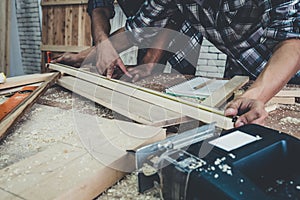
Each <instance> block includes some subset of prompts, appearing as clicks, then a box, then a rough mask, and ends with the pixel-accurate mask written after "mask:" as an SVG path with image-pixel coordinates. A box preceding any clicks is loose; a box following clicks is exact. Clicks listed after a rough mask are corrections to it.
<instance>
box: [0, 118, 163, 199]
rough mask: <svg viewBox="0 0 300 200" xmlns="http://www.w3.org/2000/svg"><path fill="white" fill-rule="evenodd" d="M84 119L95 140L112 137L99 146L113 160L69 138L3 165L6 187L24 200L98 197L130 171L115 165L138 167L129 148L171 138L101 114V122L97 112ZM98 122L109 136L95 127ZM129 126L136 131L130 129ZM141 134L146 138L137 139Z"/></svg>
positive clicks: (0, 179)
mask: <svg viewBox="0 0 300 200" xmlns="http://www.w3.org/2000/svg"><path fill="white" fill-rule="evenodd" d="M81 118H82V119H86V120H85V122H84V123H86V125H88V126H89V127H90V129H89V132H87V134H90V133H91V134H93V133H95V134H96V135H95V138H91V140H93V141H96V140H97V142H101V141H102V140H106V143H105V144H104V145H99V144H98V145H97V147H98V148H97V149H96V150H97V152H99V153H101V154H102V155H103V156H104V157H103V159H104V158H105V156H107V157H108V158H109V160H107V162H106V161H104V160H101V159H99V157H97V155H95V154H93V153H92V154H91V152H92V149H86V148H85V146H73V145H72V141H64V143H58V144H52V145H50V146H48V147H47V148H46V149H44V150H42V151H41V152H39V153H37V154H36V155H33V156H31V157H29V158H26V159H24V160H21V161H19V162H17V163H15V164H13V165H11V166H8V167H7V168H4V169H2V170H1V171H0V174H1V176H0V188H2V189H3V190H5V191H7V192H9V193H10V194H11V195H13V196H16V197H20V198H22V199H46V200H47V199H74V200H76V199H80V200H81V199H93V198H95V197H96V196H98V195H99V194H100V193H102V192H103V191H104V190H105V189H107V188H108V187H110V186H112V185H113V184H115V183H116V182H117V181H118V180H119V179H121V178H122V177H123V176H124V175H125V174H126V171H122V170H120V169H121V168H115V167H114V164H115V163H118V164H119V166H120V165H124V166H130V169H131V170H133V169H134V168H135V161H134V156H133V155H128V154H127V152H126V150H131V149H136V148H139V147H141V146H144V145H146V144H149V143H153V142H156V141H159V140H162V139H164V138H165V137H166V135H165V130H164V129H161V128H155V127H148V126H143V125H138V124H135V123H130V122H124V121H117V120H108V119H103V118H97V122H98V123H97V124H96V126H95V124H94V122H93V121H92V120H90V118H94V116H90V115H84V114H83V116H81ZM91 123H93V124H91ZM83 125H85V124H83ZM98 126H101V130H102V131H103V133H105V135H100V134H99V130H95V129H94V127H98ZM120 127H122V129H121V128H120ZM124 130H125V131H124ZM128 130H130V134H128V133H127V132H126V131H128ZM139 135H142V136H143V138H141V137H137V136H139ZM108 140H109V142H108ZM97 142H96V143H97ZM96 143H95V144H96ZM112 145H113V146H114V147H115V150H114V149H113V148H112ZM116 147H117V148H116ZM113 153H115V154H113ZM112 155H113V156H112ZM8 179H9V180H8Z"/></svg>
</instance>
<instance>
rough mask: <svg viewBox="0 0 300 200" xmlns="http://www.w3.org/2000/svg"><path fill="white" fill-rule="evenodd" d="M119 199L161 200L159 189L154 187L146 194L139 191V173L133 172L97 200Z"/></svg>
mask: <svg viewBox="0 0 300 200" xmlns="http://www.w3.org/2000/svg"><path fill="white" fill-rule="evenodd" d="M119 199H124V200H127V199H134V200H160V199H161V198H160V193H159V189H157V188H154V189H153V190H151V191H148V192H145V194H139V193H138V182H137V174H136V172H133V173H132V174H129V175H127V176H125V177H124V178H123V179H122V180H121V181H119V182H118V183H117V184H115V185H114V186H113V187H111V188H110V189H108V190H107V191H106V192H104V193H103V194H102V195H101V196H99V197H98V198H96V200H119Z"/></svg>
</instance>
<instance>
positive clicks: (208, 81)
mask: <svg viewBox="0 0 300 200" xmlns="http://www.w3.org/2000/svg"><path fill="white" fill-rule="evenodd" d="M213 81H215V79H209V80H207V81H205V82H204V83H201V84H199V85H197V86H195V87H193V89H194V90H198V89H200V88H203V87H204V86H206V85H208V84H210V83H211V82H213Z"/></svg>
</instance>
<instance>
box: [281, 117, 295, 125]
mask: <svg viewBox="0 0 300 200" xmlns="http://www.w3.org/2000/svg"><path fill="white" fill-rule="evenodd" d="M280 123H281V124H286V123H290V124H295V125H299V124H300V118H294V117H285V118H282V119H281V120H280Z"/></svg>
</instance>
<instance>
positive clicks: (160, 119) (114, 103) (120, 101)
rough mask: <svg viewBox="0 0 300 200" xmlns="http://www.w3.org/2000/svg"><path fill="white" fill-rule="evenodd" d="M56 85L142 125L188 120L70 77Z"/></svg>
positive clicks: (163, 124) (166, 123)
mask: <svg viewBox="0 0 300 200" xmlns="http://www.w3.org/2000/svg"><path fill="white" fill-rule="evenodd" d="M57 84H58V85H60V86H62V87H64V88H66V89H68V90H70V91H72V92H75V93H77V94H79V95H81V96H83V97H85V98H87V99H90V100H92V101H94V102H96V103H98V104H100V105H103V106H105V107H107V108H109V109H111V110H113V111H115V112H117V113H120V114H122V115H124V116H126V117H128V118H130V119H132V120H134V121H136V122H139V123H142V124H146V125H152V126H157V127H159V126H160V127H164V126H170V125H173V124H179V123H182V122H186V121H189V120H190V118H187V117H185V116H182V114H180V113H176V112H174V111H171V110H167V109H164V108H162V107H159V106H156V105H154V104H150V103H148V102H145V101H142V100H140V99H136V98H134V97H133V96H129V95H125V94H123V93H119V92H117V91H113V90H110V89H108V88H105V87H102V86H99V85H96V84H92V83H90V82H87V81H84V80H80V79H77V78H75V77H72V76H63V77H61V78H60V79H59V80H58V81H57Z"/></svg>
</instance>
